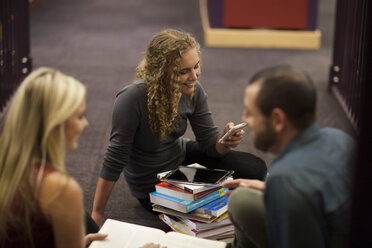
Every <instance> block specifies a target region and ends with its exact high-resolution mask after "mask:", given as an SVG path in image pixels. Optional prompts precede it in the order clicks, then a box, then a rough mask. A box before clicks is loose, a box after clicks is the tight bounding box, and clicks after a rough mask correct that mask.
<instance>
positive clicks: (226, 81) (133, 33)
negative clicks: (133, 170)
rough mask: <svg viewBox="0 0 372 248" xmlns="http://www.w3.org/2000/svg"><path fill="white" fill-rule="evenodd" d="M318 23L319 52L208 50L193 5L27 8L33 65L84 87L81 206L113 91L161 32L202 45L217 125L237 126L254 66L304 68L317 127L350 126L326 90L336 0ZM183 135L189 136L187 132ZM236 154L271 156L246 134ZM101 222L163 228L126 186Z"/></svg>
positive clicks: (56, 3) (97, 163)
mask: <svg viewBox="0 0 372 248" xmlns="http://www.w3.org/2000/svg"><path fill="white" fill-rule="evenodd" d="M319 4H320V6H319V13H318V14H319V16H318V26H319V29H320V30H321V31H322V36H323V38H322V48H321V49H320V50H317V51H302V50H270V49H241V48H209V47H205V46H204V45H203V33H202V28H201V22H200V16H199V5H198V1H197V0H152V1H145V0H125V1H123V0H110V1H103V0H91V1H83V0H53V1H46V0H42V1H40V3H39V4H38V5H37V6H36V7H35V8H34V9H33V10H32V11H31V43H32V44H31V53H32V57H33V64H34V68H37V67H39V66H49V67H55V68H58V69H60V70H62V71H63V72H65V73H67V74H70V75H73V76H75V77H76V78H77V79H79V80H80V81H82V82H84V83H85V84H86V85H87V87H88V96H87V104H88V105H87V106H88V110H87V116H88V120H89V122H90V126H89V127H88V128H87V129H86V130H85V131H84V133H83V135H82V136H81V140H80V146H79V149H78V150H77V151H74V152H71V153H68V154H67V160H66V164H67V169H68V172H69V173H70V174H71V175H72V176H73V177H75V178H76V179H77V180H78V181H79V182H80V183H81V185H82V187H83V190H84V200H85V207H86V209H87V210H88V211H91V209H92V202H93V197H94V192H95V186H96V181H97V177H98V174H99V170H100V167H101V163H102V161H103V156H104V153H105V150H106V147H107V145H108V142H109V133H110V123H111V109H112V104H113V102H114V99H115V93H116V92H117V91H118V90H119V89H121V88H122V87H123V86H125V85H127V84H128V83H130V82H131V81H132V79H133V78H134V75H135V68H136V66H137V64H138V62H139V61H140V60H141V58H142V57H143V55H144V49H145V46H146V44H147V42H148V41H149V40H150V38H151V36H152V35H153V34H154V33H156V32H158V31H160V30H162V29H165V28H176V29H181V30H184V31H187V32H190V33H192V34H194V36H195V37H196V38H197V40H199V41H200V43H201V45H202V48H201V49H202V63H203V66H202V76H201V78H200V80H201V82H202V84H203V86H204V88H205V90H206V91H207V93H208V96H209V105H210V108H211V110H212V112H213V117H214V120H215V123H216V124H217V125H218V127H219V128H220V129H222V128H223V126H224V124H225V123H226V122H228V121H233V122H235V123H237V122H240V119H241V112H242V107H243V105H242V98H243V91H242V90H243V89H244V86H245V84H246V82H247V80H248V78H249V77H250V76H251V75H252V74H253V73H254V72H255V71H256V70H258V69H260V68H262V67H264V66H268V65H272V64H278V63H289V64H293V65H296V66H298V67H299V68H302V69H304V70H306V71H308V72H309V73H310V74H311V76H312V77H313V79H314V81H315V83H316V85H317V89H318V115H317V117H318V122H319V123H320V125H321V126H332V127H337V128H340V129H342V130H344V131H346V132H348V133H350V134H352V135H354V132H353V129H352V127H351V125H350V123H349V121H348V120H347V119H346V116H345V114H344V112H343V111H342V109H341V108H340V106H339V104H338V103H337V101H336V100H335V97H334V96H333V95H331V94H329V93H328V92H327V79H328V68H329V65H330V63H331V55H332V36H333V21H334V8H335V0H324V1H319ZM186 136H187V137H190V138H193V134H192V132H191V131H190V130H188V131H187V134H186ZM237 150H241V151H248V152H252V153H254V154H256V155H259V156H261V157H263V158H264V159H265V160H266V161H267V163H268V164H270V162H271V161H272V159H273V156H271V155H267V154H263V153H261V152H259V151H257V150H256V149H254V148H253V145H252V142H251V141H250V140H249V138H248V135H246V138H245V139H244V140H243V142H242V144H241V145H240V146H239V147H238V148H237ZM105 217H106V218H114V219H118V220H124V221H128V222H132V223H138V224H143V225H148V226H155V227H160V228H163V229H166V227H165V225H164V224H162V222H161V221H160V220H159V219H158V218H157V217H156V216H155V215H152V214H149V213H147V212H146V211H144V210H143V209H142V208H141V207H140V205H139V203H138V202H137V201H136V200H135V198H133V197H132V196H131V195H130V193H129V191H128V188H127V185H126V182H125V180H124V179H123V176H121V177H120V180H119V181H118V182H117V184H116V186H115V188H114V191H113V193H112V195H111V198H110V200H109V202H108V205H107V207H106V212H105Z"/></svg>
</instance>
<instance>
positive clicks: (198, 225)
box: [176, 212, 231, 231]
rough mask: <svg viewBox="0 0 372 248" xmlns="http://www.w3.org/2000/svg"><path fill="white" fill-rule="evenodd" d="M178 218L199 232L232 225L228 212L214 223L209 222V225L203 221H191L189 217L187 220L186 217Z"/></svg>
mask: <svg viewBox="0 0 372 248" xmlns="http://www.w3.org/2000/svg"><path fill="white" fill-rule="evenodd" d="M176 218H178V219H180V220H182V221H183V222H184V223H185V224H186V225H188V226H190V227H191V228H192V229H195V230H199V231H200V230H205V229H210V228H213V227H218V226H224V225H228V224H231V220H230V217H229V215H228V213H227V212H225V213H224V214H222V215H221V216H220V217H218V218H217V219H215V220H214V221H213V222H209V223H206V222H202V221H197V220H193V219H190V218H187V217H186V218H185V217H181V216H177V217H176Z"/></svg>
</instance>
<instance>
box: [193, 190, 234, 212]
mask: <svg viewBox="0 0 372 248" xmlns="http://www.w3.org/2000/svg"><path fill="white" fill-rule="evenodd" d="M228 202H229V197H228V196H227V195H224V196H223V197H221V198H219V199H217V200H214V201H211V202H210V203H208V204H206V205H204V206H202V207H200V208H197V209H195V210H194V211H195V212H198V213H203V214H209V215H213V216H216V217H218V216H220V215H222V214H223V213H225V212H226V211H227V203H228Z"/></svg>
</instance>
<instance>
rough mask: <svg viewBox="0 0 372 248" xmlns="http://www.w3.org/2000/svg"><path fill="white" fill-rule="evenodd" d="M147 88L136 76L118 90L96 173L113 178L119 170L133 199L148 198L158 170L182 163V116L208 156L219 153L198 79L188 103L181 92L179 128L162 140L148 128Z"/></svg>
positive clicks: (203, 92) (114, 178)
mask: <svg viewBox="0 0 372 248" xmlns="http://www.w3.org/2000/svg"><path fill="white" fill-rule="evenodd" d="M146 92H147V85H146V83H145V82H144V81H143V80H142V79H138V80H137V81H135V82H133V83H132V84H130V85H128V86H127V87H125V88H124V89H122V90H121V91H120V92H119V93H118V94H117V98H116V100H115V104H114V109H113V114H112V130H111V137H110V144H109V146H108V148H107V151H106V154H105V158H104V161H103V166H102V169H101V173H100V177H102V178H104V179H106V180H109V181H116V180H117V179H118V178H119V176H120V173H121V172H122V171H123V170H124V175H125V178H126V181H127V183H128V185H129V187H130V190H131V192H132V194H133V195H134V196H135V197H137V198H145V197H148V193H149V192H151V191H153V190H154V189H155V188H154V185H155V184H156V183H157V182H158V180H157V178H156V174H157V173H159V172H162V171H167V170H170V169H174V168H176V167H177V166H178V165H180V164H182V162H183V160H184V158H185V146H186V140H185V139H182V138H181V136H182V135H183V134H184V133H185V132H186V128H187V120H189V122H190V124H191V127H192V130H193V132H194V134H195V137H196V140H197V141H198V142H199V143H200V145H201V147H202V149H203V150H204V151H205V152H206V153H207V154H208V155H209V156H211V157H219V156H220V155H219V153H218V152H217V150H216V140H217V138H218V130H217V127H216V126H215V125H214V122H213V119H212V116H211V115H212V114H211V112H210V110H209V107H208V103H207V95H206V93H205V91H204V89H203V88H202V86H201V85H200V83H198V84H197V85H196V89H195V94H194V96H193V99H192V101H191V104H188V101H189V95H185V94H183V95H182V96H181V99H180V103H179V111H180V117H181V118H180V121H179V127H178V129H177V130H174V131H173V132H172V133H171V134H169V135H167V136H166V137H165V138H164V139H163V140H160V139H159V137H158V135H156V134H154V133H153V132H152V130H151V128H150V124H149V119H148V109H147V93H146Z"/></svg>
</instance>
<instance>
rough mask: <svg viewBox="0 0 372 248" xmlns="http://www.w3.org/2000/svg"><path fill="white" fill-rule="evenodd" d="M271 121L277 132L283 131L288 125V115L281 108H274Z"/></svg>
mask: <svg viewBox="0 0 372 248" xmlns="http://www.w3.org/2000/svg"><path fill="white" fill-rule="evenodd" d="M271 121H272V125H273V128H274V130H275V131H276V132H277V133H280V132H282V131H283V130H284V129H285V128H286V127H287V125H288V119H287V116H286V114H285V113H284V111H283V110H282V109H280V108H274V109H273V111H272V112H271Z"/></svg>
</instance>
